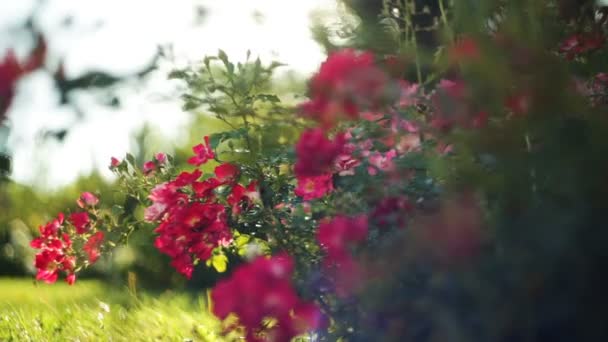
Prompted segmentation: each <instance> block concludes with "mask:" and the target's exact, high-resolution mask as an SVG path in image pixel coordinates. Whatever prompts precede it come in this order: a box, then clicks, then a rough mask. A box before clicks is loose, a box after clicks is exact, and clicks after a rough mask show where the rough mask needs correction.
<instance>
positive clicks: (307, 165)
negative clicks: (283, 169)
mask: <svg viewBox="0 0 608 342" xmlns="http://www.w3.org/2000/svg"><path fill="white" fill-rule="evenodd" d="M344 146H345V139H344V135H343V134H339V135H338V136H337V137H336V138H335V139H334V140H333V141H332V140H329V139H327V138H326V137H325V133H324V131H323V130H322V129H320V128H315V129H309V130H307V131H305V132H304V133H302V135H301V136H300V140H299V141H298V143H297V144H296V155H297V161H296V165H295V173H296V175H297V176H298V177H311V176H318V175H321V174H323V173H326V172H328V171H329V170H330V169H331V168H332V166H333V164H334V161H335V159H336V157H338V156H339V155H340V154H341V153H342V152H343V150H344Z"/></svg>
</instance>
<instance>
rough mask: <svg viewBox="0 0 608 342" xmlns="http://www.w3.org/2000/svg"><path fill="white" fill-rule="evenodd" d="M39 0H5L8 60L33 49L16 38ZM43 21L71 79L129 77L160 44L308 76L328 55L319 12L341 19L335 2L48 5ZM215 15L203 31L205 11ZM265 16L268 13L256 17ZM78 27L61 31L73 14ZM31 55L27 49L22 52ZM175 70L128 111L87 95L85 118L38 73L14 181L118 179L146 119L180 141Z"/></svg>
mask: <svg viewBox="0 0 608 342" xmlns="http://www.w3.org/2000/svg"><path fill="white" fill-rule="evenodd" d="M36 2H37V0H19V1H0V55H1V54H2V52H3V51H4V50H5V49H6V48H7V47H9V46H16V48H17V51H18V52H20V51H21V53H26V52H27V48H28V47H27V44H26V43H27V42H24V38H25V37H21V36H18V35H15V27H16V26H18V25H21V24H22V23H23V21H24V18H25V17H26V16H27V15H29V14H30V13H31V9H32V8H33V6H34V5H35V3H36ZM44 3H45V4H44V8H43V10H41V11H39V13H38V17H37V22H38V23H39V24H40V26H41V27H42V30H43V32H45V34H46V35H47V36H48V37H49V39H48V40H49V45H50V46H49V50H50V51H49V53H50V56H49V58H48V60H47V64H48V65H56V64H57V63H58V58H59V56H64V57H65V67H66V74H67V75H68V77H69V76H77V75H80V74H82V73H84V72H86V71H87V70H91V69H98V70H103V71H111V72H112V71H113V72H119V73H125V72H129V71H134V70H137V69H138V68H140V67H142V66H143V65H145V64H146V63H147V62H148V61H149V60H150V58H151V56H152V55H153V54H154V52H155V51H156V47H157V46H158V45H159V44H166V43H172V44H173V48H174V50H173V53H174V55H175V58H176V59H175V63H177V64H181V65H183V64H185V63H188V62H195V61H198V60H200V59H202V57H204V56H205V55H206V54H215V53H217V50H218V49H219V48H221V49H223V50H224V51H226V52H227V53H228V55H229V57H230V58H231V59H236V60H242V59H244V57H245V54H246V51H247V50H248V49H250V50H251V51H252V54H253V55H254V56H256V55H259V56H260V57H261V58H262V60H265V61H271V60H279V61H281V62H284V63H287V64H288V65H289V68H292V69H294V70H297V71H299V72H302V73H310V72H312V71H314V70H315V69H316V68H317V66H318V65H319V63H320V62H321V61H322V60H323V58H324V56H323V54H322V52H321V49H320V47H319V46H318V45H317V44H316V43H315V42H314V41H313V40H312V38H311V33H310V14H311V12H312V11H313V10H318V9H322V10H325V11H328V12H329V13H333V12H334V11H335V10H336V2H335V0H305V1H302V0H300V1H286V0H215V1H213V0H210V1H196V0H180V1H171V0H156V1H150V0H128V1H124V0H103V1H101V0H88V1H82V0H46V1H44ZM198 5H201V6H203V7H204V8H205V9H206V10H207V16H206V17H204V19H203V21H202V23H201V24H200V25H195V21H196V16H195V10H194V9H195V7H196V6H198ZM255 13H258V14H261V16H260V15H257V18H258V19H257V20H256V15H254V14H255ZM68 15H72V16H73V20H74V21H73V23H74V25H73V26H72V27H69V28H64V27H62V26H61V23H62V21H63V20H64V19H65V17H66V16H68ZM19 49H21V50H19ZM172 66H173V65H171V64H164V65H162V66H161V68H160V70H159V71H158V72H157V73H156V74H154V75H152V76H151V77H150V79H149V81H148V82H147V83H146V84H144V85H142V86H139V87H134V86H132V85H130V86H127V87H125V88H124V89H121V90H120V91H119V92H118V94H119V95H120V96H121V100H123V103H122V104H123V106H122V107H121V108H120V109H118V110H116V109H111V108H109V107H104V106H100V105H99V104H97V103H96V102H95V99H94V98H93V97H92V95H90V94H87V93H83V94H78V96H77V97H76V102H77V103H78V105H79V106H80V107H82V108H83V109H84V112H85V117H84V119H79V118H78V117H77V115H76V114H75V112H74V110H73V109H72V108H71V107H60V106H59V105H58V101H59V99H58V94H57V93H56V92H55V91H54V90H53V84H52V81H51V78H50V76H49V75H48V74H46V73H45V72H42V71H41V72H36V73H33V74H31V75H29V76H28V77H26V78H25V79H23V80H22V81H21V82H20V84H19V85H18V93H17V98H16V99H15V101H14V103H13V106H12V108H11V110H10V112H9V118H10V122H9V124H10V125H11V135H10V136H9V142H8V146H9V149H10V150H11V151H12V155H13V173H12V178H13V179H14V180H16V181H19V182H23V183H29V184H36V185H38V186H42V187H45V188H56V187H58V186H61V185H65V184H68V183H70V182H71V181H73V180H74V179H75V178H76V177H77V176H78V175H79V174H81V173H88V172H90V171H91V170H93V169H99V170H101V171H102V172H103V173H104V174H105V175H108V176H109V171H107V165H108V163H109V160H110V157H111V156H118V157H120V156H124V154H125V153H126V152H128V151H129V150H130V149H131V139H132V137H131V135H132V133H133V132H136V131H137V130H138V129H139V128H141V127H142V125H143V124H144V123H145V122H149V123H151V124H153V125H155V126H158V127H160V128H161V129H162V134H163V135H165V136H166V137H167V138H169V139H170V140H172V141H175V142H176V143H179V142H180V137H184V134H181V132H182V130H183V129H184V126H185V125H187V122H188V116H187V115H186V114H184V113H182V112H181V111H180V109H179V108H180V102H179V101H178V100H176V98H177V95H178V94H177V93H176V92H175V84H173V83H172V82H169V81H167V80H166V73H167V72H168V70H170V69H171V67H172ZM66 126H68V127H70V130H69V133H68V135H67V136H66V138H65V139H64V142H62V143H59V142H56V141H55V140H54V139H52V138H51V139H45V140H42V139H41V137H40V132H41V130H42V129H53V128H55V129H60V128H63V127H66Z"/></svg>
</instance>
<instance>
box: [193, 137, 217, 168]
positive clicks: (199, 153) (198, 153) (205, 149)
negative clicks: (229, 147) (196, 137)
mask: <svg viewBox="0 0 608 342" xmlns="http://www.w3.org/2000/svg"><path fill="white" fill-rule="evenodd" d="M204 140H205V144H204V145H203V144H198V145H196V146H194V147H193V148H192V151H193V152H194V157H191V158H190V159H188V163H189V164H191V165H194V166H200V165H202V164H205V163H206V162H207V161H208V160H210V159H213V158H215V154H214V153H213V150H212V149H211V146H209V136H205V137H204Z"/></svg>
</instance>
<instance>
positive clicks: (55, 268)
mask: <svg viewBox="0 0 608 342" xmlns="http://www.w3.org/2000/svg"><path fill="white" fill-rule="evenodd" d="M98 202H99V199H98V198H97V197H96V196H95V195H93V194H92V193H90V192H83V193H82V194H81V195H80V198H78V200H77V201H76V203H77V204H78V206H79V207H81V208H82V209H84V210H85V211H81V212H74V213H72V214H70V216H69V218H68V220H65V218H64V215H63V214H62V213H60V214H59V215H58V217H57V218H56V219H53V220H52V221H50V222H48V223H47V224H45V225H44V226H40V227H39V228H38V229H39V231H40V236H39V237H37V238H35V239H34V240H32V242H31V243H30V245H31V247H32V248H35V249H39V250H40V252H38V253H37V254H36V258H35V262H34V266H35V267H36V269H38V273H37V275H36V279H37V280H43V281H45V282H47V283H54V282H55V281H57V277H58V275H59V272H60V271H61V272H64V273H65V274H66V281H67V282H68V284H70V285H71V284H73V283H74V282H75V281H76V274H75V269H76V264H77V260H78V256H79V250H77V249H76V248H74V244H73V240H74V239H77V240H78V241H79V242H83V243H84V244H83V245H82V250H83V252H84V253H85V254H86V256H87V260H86V261H85V262H86V264H87V265H92V264H94V263H95V262H96V261H97V259H98V258H99V255H100V246H101V243H102V242H103V239H104V234H103V232H101V231H96V232H94V233H93V234H90V233H91V230H92V228H93V226H94V222H93V221H92V220H91V218H90V216H89V211H91V212H93V213H94V212H95V205H96V204H97V203H98ZM74 232H75V234H74Z"/></svg>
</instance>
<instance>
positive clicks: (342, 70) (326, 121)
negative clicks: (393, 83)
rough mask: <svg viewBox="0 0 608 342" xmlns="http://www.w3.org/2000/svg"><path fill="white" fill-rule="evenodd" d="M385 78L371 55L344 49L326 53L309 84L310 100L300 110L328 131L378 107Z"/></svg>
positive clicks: (382, 94)
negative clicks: (340, 121) (342, 119)
mask: <svg viewBox="0 0 608 342" xmlns="http://www.w3.org/2000/svg"><path fill="white" fill-rule="evenodd" d="M387 83H388V76H387V75H386V74H385V73H384V72H383V71H382V70H381V69H380V68H378V67H377V66H375V64H374V55H373V54H371V53H369V52H357V51H355V50H352V49H344V50H340V51H337V52H334V53H332V54H330V55H329V56H328V57H327V60H326V61H325V62H323V64H322V65H321V67H320V68H319V72H318V73H317V74H316V75H315V76H313V78H312V80H311V82H310V93H311V94H310V97H311V100H310V101H308V102H306V103H304V104H302V106H301V108H300V109H301V111H302V113H303V115H304V116H306V117H309V118H311V119H313V120H315V121H317V122H319V123H320V124H321V127H323V128H324V129H328V128H331V127H333V126H334V125H335V124H336V122H337V120H338V119H340V118H347V119H357V118H358V117H359V112H360V111H361V110H362V109H364V108H372V107H375V106H377V105H379V104H380V103H381V101H382V98H383V97H384V93H385V89H386V85H387Z"/></svg>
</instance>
